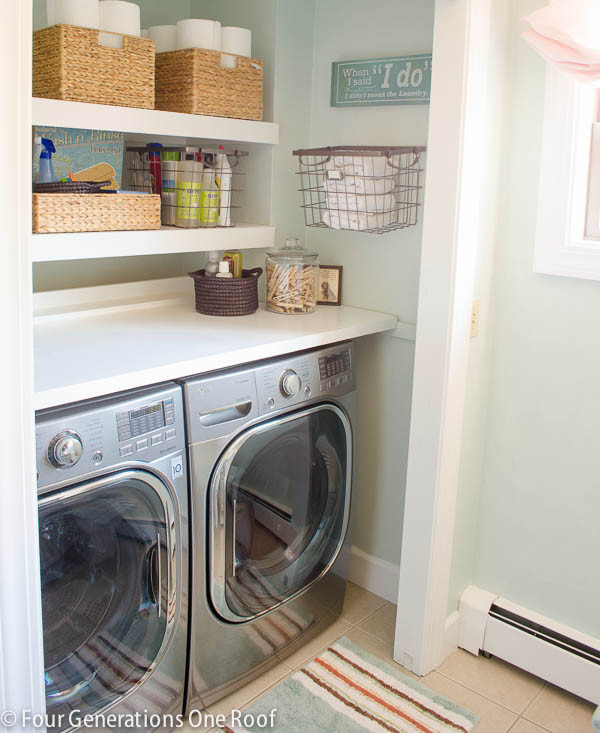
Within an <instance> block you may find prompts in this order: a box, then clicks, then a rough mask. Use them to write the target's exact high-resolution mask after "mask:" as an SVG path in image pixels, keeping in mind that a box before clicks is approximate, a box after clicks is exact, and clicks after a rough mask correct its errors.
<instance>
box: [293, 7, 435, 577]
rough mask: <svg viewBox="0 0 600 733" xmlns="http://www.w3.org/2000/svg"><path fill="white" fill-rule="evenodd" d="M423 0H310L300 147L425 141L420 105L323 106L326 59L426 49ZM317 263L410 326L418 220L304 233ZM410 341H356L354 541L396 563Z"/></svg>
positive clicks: (429, 20)
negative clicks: (304, 130)
mask: <svg viewBox="0 0 600 733" xmlns="http://www.w3.org/2000/svg"><path fill="white" fill-rule="evenodd" d="M433 12H434V3H433V0H400V1H399V0H377V1H376V2H371V3H368V4H365V3H364V2H362V1H361V0H319V1H318V2H317V12H316V18H315V43H314V46H315V53H314V62H313V77H312V78H313V88H312V105H311V106H312V110H311V127H310V145H311V146H325V145H340V144H341V145H343V144H355V145H426V144H427V121H428V113H429V107H428V106H426V105H423V106H418V105H415V106H409V107H357V108H354V109H343V108H342V109H340V108H333V107H330V106H329V92H330V78H331V62H332V61H344V60H350V59H361V58H377V57H381V56H385V55H388V54H389V55H401V54H414V53H421V52H430V51H431V48H432V37H433ZM307 234H308V243H309V245H310V247H311V248H314V249H316V250H317V251H318V252H319V253H320V261H321V262H322V263H323V264H337V265H343V267H344V273H343V302H344V304H345V305H353V306H357V307H362V308H368V309H371V310H380V311H385V312H388V313H394V314H396V315H398V316H399V317H400V318H401V320H403V321H408V322H410V323H415V322H416V313H417V297H418V282H419V258H420V247H421V222H419V225H418V226H416V227H413V228H411V229H405V230H401V231H398V232H394V233H390V234H384V235H381V236H380V235H374V234H363V233H358V232H336V231H332V230H327V229H308V230H307ZM413 360H414V344H412V343H411V342H407V341H401V340H398V339H393V338H390V337H386V336H373V337H370V338H368V339H360V340H359V341H358V343H357V369H356V371H357V375H358V420H357V435H358V452H357V462H356V482H355V496H354V526H353V539H352V542H353V544H354V545H356V546H357V547H359V548H360V549H361V550H363V551H365V552H367V553H369V554H372V555H375V556H376V557H379V558H382V559H384V560H387V561H389V562H392V563H395V564H397V563H398V562H399V560H400V547H401V542H402V517H403V508H404V490H405V479H406V461H407V451H408V431H409V424H410V402H411V392H412V370H413Z"/></svg>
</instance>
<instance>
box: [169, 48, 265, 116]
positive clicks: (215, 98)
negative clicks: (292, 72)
mask: <svg viewBox="0 0 600 733" xmlns="http://www.w3.org/2000/svg"><path fill="white" fill-rule="evenodd" d="M228 55H230V56H231V55H233V54H228ZM236 58H237V66H236V68H235V69H231V68H226V67H225V66H222V65H221V52H220V51H208V50H205V49H201V48H188V49H184V50H182V51H166V52H164V53H157V54H156V109H162V110H168V111H170V112H188V113H190V114H195V115H214V116H216V117H235V118H237V119H241V120H262V116H263V62H262V59H253V58H246V57H245V56H236Z"/></svg>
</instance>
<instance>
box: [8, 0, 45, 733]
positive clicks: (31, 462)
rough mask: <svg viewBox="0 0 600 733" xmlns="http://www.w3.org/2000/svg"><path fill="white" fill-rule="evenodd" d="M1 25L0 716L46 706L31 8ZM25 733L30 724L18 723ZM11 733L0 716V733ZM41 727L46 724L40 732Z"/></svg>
mask: <svg viewBox="0 0 600 733" xmlns="http://www.w3.org/2000/svg"><path fill="white" fill-rule="evenodd" d="M2 9H3V18H2V21H3V22H2V25H1V26H0V57H1V59H2V61H3V64H2V66H3V68H4V69H7V70H10V71H7V73H5V74H3V75H2V80H1V81H0V95H1V97H2V99H4V100H5V102H4V113H3V115H2V117H1V118H0V136H1V137H2V139H3V140H5V141H10V142H9V144H7V145H6V146H5V148H4V151H3V156H4V160H3V162H4V164H5V166H6V170H7V171H10V175H8V176H5V177H4V179H3V180H2V182H1V183H0V219H1V220H2V229H3V242H4V244H5V246H4V248H3V256H2V267H1V268H0V313H1V314H2V316H1V317H2V346H3V349H4V350H3V357H4V358H2V359H1V360H0V379H1V380H2V384H3V385H4V395H3V397H4V404H3V407H4V410H5V414H6V415H10V419H9V420H4V421H2V425H1V426H0V465H1V466H2V484H1V486H0V589H1V591H0V618H1V619H2V625H1V627H0V654H1V658H0V663H1V664H2V671H1V672H0V685H1V689H0V701H2V705H3V710H10V711H12V712H14V713H15V714H16V716H17V718H16V721H17V725H16V727H18V728H19V729H20V730H23V728H22V727H21V724H20V721H21V715H20V714H21V711H23V710H30V711H31V712H32V713H43V712H44V710H45V690H44V659H43V637H42V607H41V590H40V565H39V549H38V526H37V486H36V477H35V432H34V410H33V344H32V313H31V96H30V95H31V91H30V90H31V55H32V46H31V42H32V37H31V28H32V6H31V3H30V2H16V3H5V4H4V5H3V8H2ZM25 729H26V730H31V729H32V726H31V725H27V726H25ZM7 730H12V728H10V726H7V725H5V721H4V720H0V733H4V731H7ZM39 730H40V731H42V733H43V731H44V728H40V729H39Z"/></svg>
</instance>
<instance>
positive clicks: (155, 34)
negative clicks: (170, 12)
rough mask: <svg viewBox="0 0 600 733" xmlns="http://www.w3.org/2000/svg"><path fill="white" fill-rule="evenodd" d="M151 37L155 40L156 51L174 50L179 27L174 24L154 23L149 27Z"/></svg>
mask: <svg viewBox="0 0 600 733" xmlns="http://www.w3.org/2000/svg"><path fill="white" fill-rule="evenodd" d="M148 33H149V34H150V35H149V38H151V39H152V40H153V41H154V46H155V49H156V53H163V52H164V51H174V50H175V41H176V37H177V27H176V26H174V25H152V26H150V28H149V29H148Z"/></svg>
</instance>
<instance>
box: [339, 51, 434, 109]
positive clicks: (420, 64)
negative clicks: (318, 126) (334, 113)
mask: <svg viewBox="0 0 600 733" xmlns="http://www.w3.org/2000/svg"><path fill="white" fill-rule="evenodd" d="M430 96H431V54H420V55H417V56H391V57H389V58H384V59H365V60H363V61H334V62H333V64H332V65H331V106H332V107H364V106H369V105H383V104H429V100H430Z"/></svg>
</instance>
